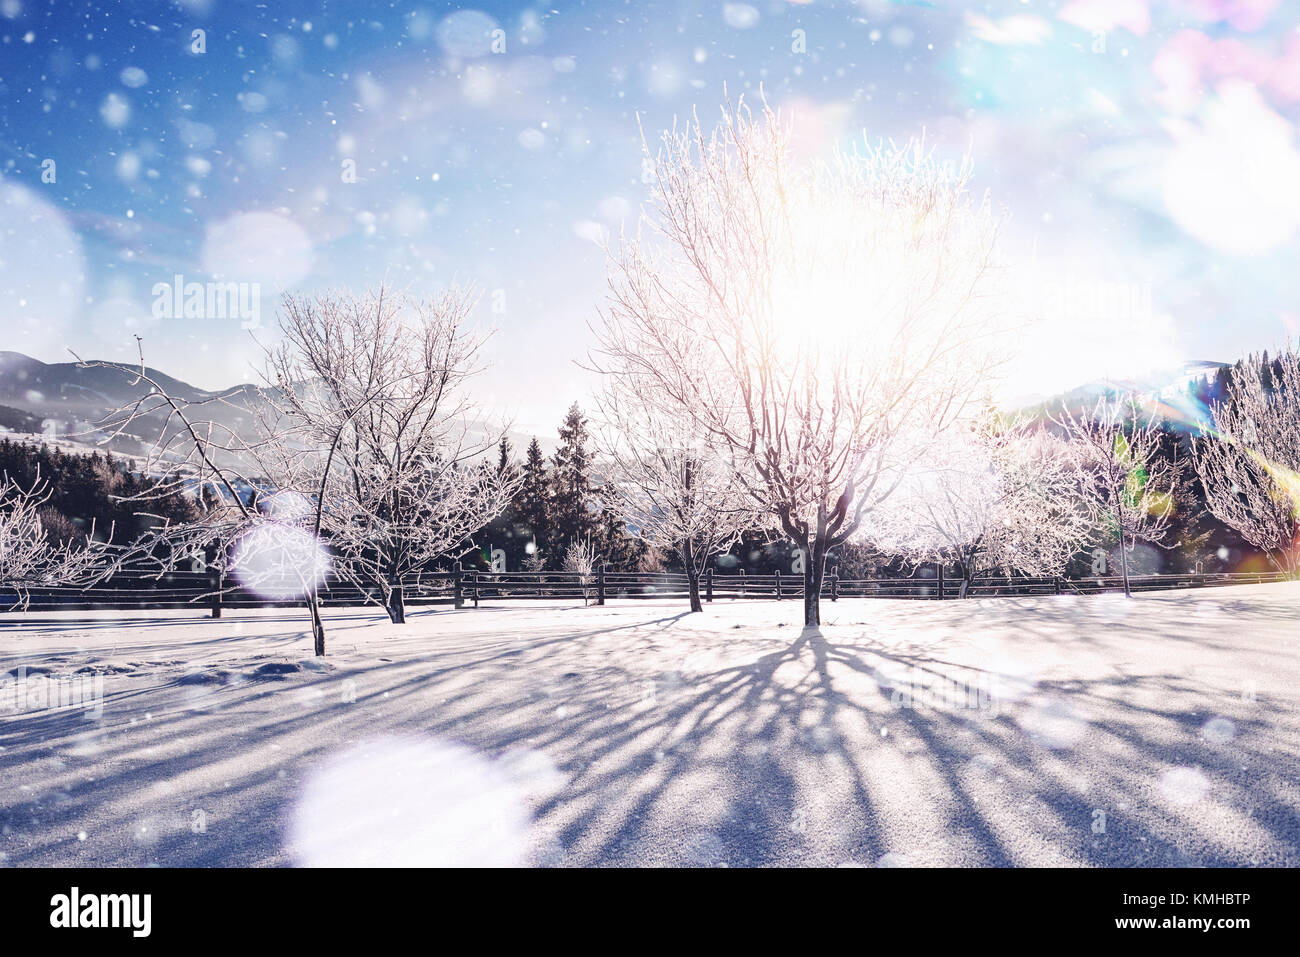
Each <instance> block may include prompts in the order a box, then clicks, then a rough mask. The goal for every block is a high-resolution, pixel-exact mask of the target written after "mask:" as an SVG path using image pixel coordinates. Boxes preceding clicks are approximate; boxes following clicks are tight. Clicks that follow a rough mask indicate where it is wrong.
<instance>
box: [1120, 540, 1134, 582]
mask: <svg viewBox="0 0 1300 957" xmlns="http://www.w3.org/2000/svg"><path fill="white" fill-rule="evenodd" d="M1119 567H1120V572H1121V574H1122V575H1123V576H1124V597H1125V598H1132V597H1133V592H1132V590H1131V589H1130V588H1129V585H1128V549H1126V548H1125V547H1124V532H1123V531H1122V530H1121V531H1120V533H1119Z"/></svg>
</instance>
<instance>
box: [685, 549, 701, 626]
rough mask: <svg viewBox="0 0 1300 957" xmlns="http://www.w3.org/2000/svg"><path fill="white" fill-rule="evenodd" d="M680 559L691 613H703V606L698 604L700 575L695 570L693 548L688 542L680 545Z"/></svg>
mask: <svg viewBox="0 0 1300 957" xmlns="http://www.w3.org/2000/svg"><path fill="white" fill-rule="evenodd" d="M681 557H682V565H683V566H684V567H685V569H686V580H687V581H688V582H689V587H690V592H691V611H693V612H696V611H704V606H703V605H702V604H700V575H699V572H697V571H696V570H695V548H694V546H693V545H692V544H691V543H690V542H689V541H687V542H684V543H683V544H682V547H681Z"/></svg>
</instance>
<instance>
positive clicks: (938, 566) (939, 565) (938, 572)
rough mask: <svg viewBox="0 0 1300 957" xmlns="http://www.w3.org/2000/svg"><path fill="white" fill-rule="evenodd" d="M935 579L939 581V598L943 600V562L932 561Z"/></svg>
mask: <svg viewBox="0 0 1300 957" xmlns="http://www.w3.org/2000/svg"><path fill="white" fill-rule="evenodd" d="M934 570H935V576H934V577H935V581H937V582H938V583H939V600H940V601H943V562H935V563H934Z"/></svg>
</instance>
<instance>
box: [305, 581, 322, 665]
mask: <svg viewBox="0 0 1300 957" xmlns="http://www.w3.org/2000/svg"><path fill="white" fill-rule="evenodd" d="M307 610H308V611H309V612H310V613H311V636H312V647H313V648H314V649H315V652H316V656H317V657H318V658H319V657H323V656H324V654H325V622H324V621H322V620H321V616H320V602H318V601H317V600H316V589H315V588H312V589H311V590H310V591H309V592H308V593H307Z"/></svg>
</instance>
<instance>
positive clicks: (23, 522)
mask: <svg viewBox="0 0 1300 957" xmlns="http://www.w3.org/2000/svg"><path fill="white" fill-rule="evenodd" d="M51 494H52V489H51V488H50V487H49V484H48V483H46V482H44V481H43V480H42V479H41V477H40V473H39V472H38V473H37V475H36V481H35V482H34V483H33V484H32V485H31V486H30V487H29V488H23V487H22V486H21V485H19V484H18V483H17V482H16V481H14V480H13V479H11V478H10V477H9V476H8V475H7V474H6V475H4V476H0V588H4V589H6V590H11V591H12V592H13V595H14V601H13V603H12V604H11V605H10V606H9V607H10V608H26V607H27V604H28V602H29V601H30V600H31V591H32V589H36V588H51V587H57V586H74V587H85V586H87V585H90V584H91V583H92V582H93V581H94V580H95V579H96V578H97V577H98V575H99V573H100V570H101V569H102V568H103V567H104V566H105V564H106V560H107V557H108V552H109V545H108V543H106V542H102V541H97V540H96V538H95V529H94V526H93V524H92V526H91V527H90V529H89V530H88V531H87V533H86V534H85V535H84V536H82V535H78V536H67V537H64V538H62V539H60V538H59V537H56V536H54V535H52V534H50V531H51V530H50V529H49V528H47V523H46V520H45V516H44V514H43V512H44V509H45V506H46V503H47V502H48V501H49V499H50V496H51ZM110 538H111V533H110Z"/></svg>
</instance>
